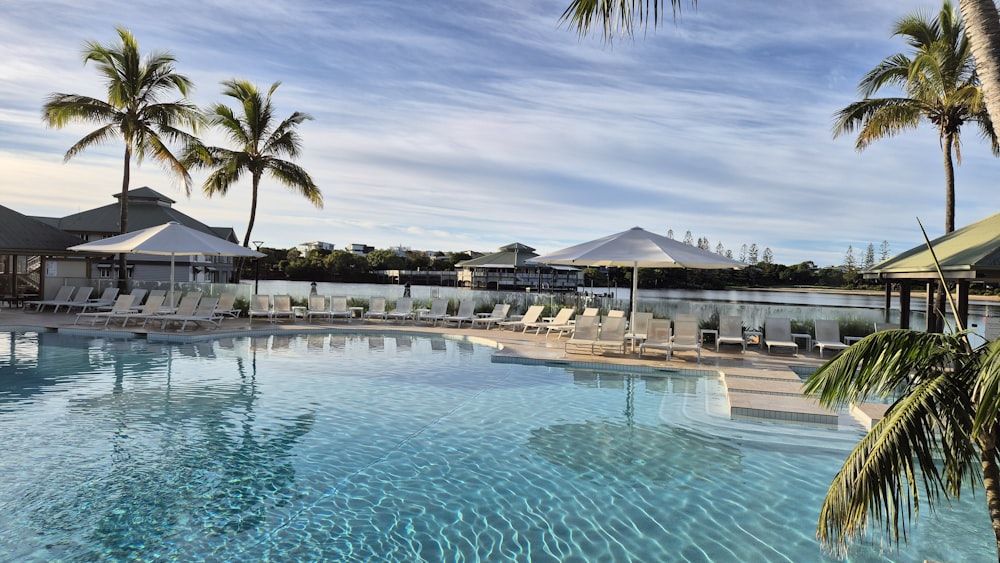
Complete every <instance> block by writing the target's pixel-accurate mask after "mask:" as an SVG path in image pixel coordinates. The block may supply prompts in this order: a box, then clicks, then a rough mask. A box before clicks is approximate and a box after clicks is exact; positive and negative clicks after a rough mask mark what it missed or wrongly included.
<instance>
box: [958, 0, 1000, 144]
mask: <svg viewBox="0 0 1000 563" xmlns="http://www.w3.org/2000/svg"><path fill="white" fill-rule="evenodd" d="M958 4H959V8H960V9H961V11H962V21H964V22H965V33H966V35H968V37H969V43H970V44H971V45H972V56H973V58H975V59H976V73H977V74H978V75H979V80H980V82H981V83H982V86H983V97H984V98H985V101H986V111H987V112H988V113H989V114H990V119H991V120H992V121H993V130H994V131H995V132H997V133H998V136H1000V13H998V12H997V5H996V3H995V2H994V0H959V3H958Z"/></svg>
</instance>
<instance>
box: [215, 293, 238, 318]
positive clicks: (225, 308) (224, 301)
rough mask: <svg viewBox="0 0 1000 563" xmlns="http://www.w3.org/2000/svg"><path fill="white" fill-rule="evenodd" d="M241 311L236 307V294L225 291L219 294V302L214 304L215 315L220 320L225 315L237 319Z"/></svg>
mask: <svg viewBox="0 0 1000 563" xmlns="http://www.w3.org/2000/svg"><path fill="white" fill-rule="evenodd" d="M240 313H241V311H240V310H239V309H237V308H236V294H235V293H234V292H232V291H227V292H225V293H223V294H222V295H220V296H219V304H218V305H216V306H215V316H216V318H217V320H219V321H221V320H222V319H224V318H225V317H229V318H232V319H237V318H239V316H240Z"/></svg>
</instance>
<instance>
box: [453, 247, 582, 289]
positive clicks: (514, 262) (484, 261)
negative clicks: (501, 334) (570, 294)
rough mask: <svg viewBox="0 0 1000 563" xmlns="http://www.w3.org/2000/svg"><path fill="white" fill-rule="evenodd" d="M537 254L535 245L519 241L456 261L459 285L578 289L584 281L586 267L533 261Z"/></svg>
mask: <svg viewBox="0 0 1000 563" xmlns="http://www.w3.org/2000/svg"><path fill="white" fill-rule="evenodd" d="M536 256H538V254H537V253H536V252H535V249H534V248H531V247H530V246H525V245H523V244H521V243H519V242H515V243H512V244H508V245H507V246H502V247H500V250H499V251H498V252H494V253H493V254H487V255H485V256H480V257H478V258H473V259H471V260H465V261H464V262H459V263H458V264H456V265H455V266H456V267H457V268H459V271H458V285H459V286H462V287H469V288H473V289H511V290H514V291H518V290H521V289H525V290H527V291H531V290H536V291H576V290H577V288H579V287H580V286H581V285H583V270H581V269H579V268H572V267H567V266H547V265H545V264H534V263H531V262H530V260H531V259H532V258H534V257H536Z"/></svg>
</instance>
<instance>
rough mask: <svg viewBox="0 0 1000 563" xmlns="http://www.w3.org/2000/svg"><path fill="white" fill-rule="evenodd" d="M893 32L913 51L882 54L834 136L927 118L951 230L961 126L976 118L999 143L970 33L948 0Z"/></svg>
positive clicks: (868, 139)
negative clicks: (887, 91) (930, 15)
mask: <svg viewBox="0 0 1000 563" xmlns="http://www.w3.org/2000/svg"><path fill="white" fill-rule="evenodd" d="M893 35H898V36H902V37H904V38H905V39H906V42H907V44H909V46H910V47H911V49H912V57H911V56H907V55H906V54H903V53H898V54H895V55H891V56H889V57H887V58H885V59H884V60H883V61H882V62H881V63H879V65H878V66H876V67H875V68H874V69H872V70H871V71H870V72H869V73H868V74H867V75H865V77H864V78H863V79H862V80H861V83H860V84H859V85H858V91H859V93H860V94H861V96H862V97H863V98H864V99H863V100H861V101H859V102H855V103H853V104H851V105H849V106H847V107H846V108H844V109H842V110H840V111H839V112H838V113H837V114H836V124H835V125H834V136H835V137H836V136H840V135H846V134H850V133H853V132H854V131H857V132H858V137H857V142H856V144H855V146H856V148H857V149H858V150H859V151H860V150H864V149H865V148H867V147H868V146H869V145H870V144H871V143H872V142H874V141H878V140H880V139H884V138H886V137H892V136H894V135H896V134H898V133H900V132H901V131H904V130H907V129H915V128H916V127H917V126H918V124H919V123H920V122H922V121H923V120H927V121H928V122H930V123H932V124H933V125H934V126H935V127H936V128H937V132H938V137H939V140H940V143H941V149H942V152H943V155H944V170H945V232H946V233H950V232H952V231H954V230H955V168H954V163H953V160H952V156H953V155H954V158H955V160H957V161H958V162H959V163H961V162H962V151H961V130H962V125H964V124H966V123H970V122H971V123H974V124H975V125H977V126H978V127H979V129H980V131H981V132H982V134H983V136H984V137H986V138H987V139H989V140H990V144H991V148H992V150H993V154H994V155H1000V143H998V141H997V139H998V138H997V135H996V133H995V132H994V131H993V124H992V122H991V121H990V117H989V114H988V113H987V111H986V105H985V103H984V100H983V92H982V89H981V87H980V85H979V78H978V76H977V74H976V68H975V63H974V61H973V58H972V51H971V49H970V45H969V40H968V38H967V36H966V35H965V33H964V30H963V26H962V18H961V16H960V15H959V13H958V12H957V11H956V10H955V9H954V8H953V7H952V5H951V3H950V2H948V1H947V0H946V1H945V2H944V3H943V5H942V7H941V11H940V13H939V14H938V15H937V16H936V17H935V18H934V19H932V20H930V21H927V20H926V19H924V18H923V17H922V16H921V15H920V14H914V15H910V16H907V17H905V18H903V19H901V20H899V21H898V22H897V23H896V26H895V28H894V30H893ZM883 88H898V89H900V90H902V92H903V93H904V96H903V97H894V98H872V97H871V96H872V94H874V93H876V92H878V91H879V90H882V89H883Z"/></svg>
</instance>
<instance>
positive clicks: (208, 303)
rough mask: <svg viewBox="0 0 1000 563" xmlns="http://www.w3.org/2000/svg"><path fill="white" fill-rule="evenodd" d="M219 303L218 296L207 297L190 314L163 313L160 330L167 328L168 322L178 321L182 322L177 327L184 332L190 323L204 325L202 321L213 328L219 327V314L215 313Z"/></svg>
mask: <svg viewBox="0 0 1000 563" xmlns="http://www.w3.org/2000/svg"><path fill="white" fill-rule="evenodd" d="M218 304H219V298H218V297H206V298H204V299H202V300H201V301H199V302H198V306H197V307H196V308H195V310H194V312H193V313H191V314H190V315H179V314H175V315H163V324H162V325H161V326H160V330H163V329H164V328H166V327H167V323H176V322H178V321H180V323H181V327H180V328H179V329H177V331H178V332H184V329H185V328H187V324H188V323H195V324H196V325H198V326H202V323H205V324H208V325H211V326H212V328H218V327H219V321H218V315H216V313H215V308H216V306H217V305H218Z"/></svg>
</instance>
